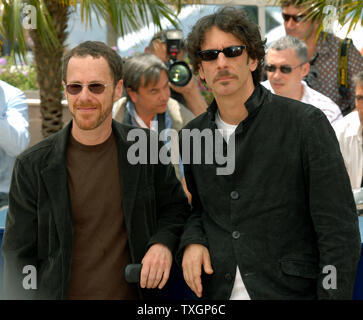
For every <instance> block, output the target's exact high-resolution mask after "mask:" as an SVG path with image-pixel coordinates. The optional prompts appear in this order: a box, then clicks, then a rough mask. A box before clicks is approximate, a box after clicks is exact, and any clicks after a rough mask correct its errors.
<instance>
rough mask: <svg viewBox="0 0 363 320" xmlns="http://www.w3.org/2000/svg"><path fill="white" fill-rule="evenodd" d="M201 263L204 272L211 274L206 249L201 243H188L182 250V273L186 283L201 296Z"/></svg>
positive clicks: (211, 270)
mask: <svg viewBox="0 0 363 320" xmlns="http://www.w3.org/2000/svg"><path fill="white" fill-rule="evenodd" d="M202 265H203V268H204V272H205V273H207V274H212V273H213V272H214V271H213V269H212V265H211V262H210V256H209V251H208V249H207V248H206V247H205V246H203V245H201V244H190V245H188V246H187V247H186V248H185V250H184V255H183V262H182V267H183V275H184V279H185V281H186V283H187V284H188V286H189V287H190V289H192V290H193V292H194V293H195V294H196V295H197V296H198V297H199V298H201V297H202V291H203V286H202V279H201V274H202Z"/></svg>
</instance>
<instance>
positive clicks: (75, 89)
mask: <svg viewBox="0 0 363 320" xmlns="http://www.w3.org/2000/svg"><path fill="white" fill-rule="evenodd" d="M108 86H112V83H111V84H104V83H99V82H93V83H89V84H82V83H69V84H66V86H65V87H66V90H67V92H68V93H69V94H71V95H76V94H79V93H80V92H81V91H82V89H83V87H87V88H88V90H89V91H91V92H92V93H95V94H101V93H103V91H105V88H106V87H108Z"/></svg>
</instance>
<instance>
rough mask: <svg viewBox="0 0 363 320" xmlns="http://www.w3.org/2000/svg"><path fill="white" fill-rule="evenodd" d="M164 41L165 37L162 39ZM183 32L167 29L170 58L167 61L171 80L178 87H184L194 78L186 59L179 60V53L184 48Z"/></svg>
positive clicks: (167, 48) (167, 50)
mask: <svg viewBox="0 0 363 320" xmlns="http://www.w3.org/2000/svg"><path fill="white" fill-rule="evenodd" d="M161 40H162V41H163V40H164V39H161ZM182 41H183V32H182V31H181V30H177V29H175V30H167V31H166V39H165V40H164V41H163V42H166V52H167V55H168V57H170V60H169V61H168V63H167V67H168V69H169V81H170V82H171V83H172V84H173V85H175V86H178V87H184V86H185V85H186V84H188V83H189V81H190V79H191V78H192V71H191V70H190V68H189V66H188V64H187V63H186V62H185V61H182V60H177V55H178V53H179V52H180V51H181V50H182Z"/></svg>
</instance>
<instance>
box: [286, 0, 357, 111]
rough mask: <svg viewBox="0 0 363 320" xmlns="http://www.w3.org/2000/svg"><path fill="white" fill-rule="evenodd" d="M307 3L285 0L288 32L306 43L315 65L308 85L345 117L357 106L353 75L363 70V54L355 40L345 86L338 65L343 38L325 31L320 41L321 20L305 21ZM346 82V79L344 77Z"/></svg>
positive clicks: (349, 53) (309, 56)
mask: <svg viewBox="0 0 363 320" xmlns="http://www.w3.org/2000/svg"><path fill="white" fill-rule="evenodd" d="M304 2H305V0H299V1H296V0H284V1H282V3H281V7H282V17H283V19H284V27H285V31H286V34H287V35H291V36H294V37H296V38H299V39H300V40H302V41H304V42H305V43H306V46H307V48H308V59H309V62H310V65H311V68H310V72H309V74H308V75H307V77H306V81H307V83H308V85H309V86H310V87H311V88H313V89H314V90H316V91H319V92H320V93H322V94H323V95H325V96H327V97H329V98H330V99H332V100H333V101H334V102H335V103H336V104H337V105H338V106H339V108H340V110H341V112H342V114H343V116H345V115H346V114H348V113H349V112H351V111H352V110H353V109H354V84H353V76H354V75H355V74H357V73H358V72H359V71H360V70H362V69H363V57H362V56H361V54H360V53H359V51H358V50H357V49H356V47H355V46H354V45H353V43H351V44H350V45H349V48H348V54H347V58H348V65H347V69H346V73H347V79H346V87H344V86H342V87H341V86H340V85H339V81H338V74H339V71H338V67H339V61H340V48H341V44H342V40H341V39H339V38H338V37H336V36H335V35H334V34H332V33H324V32H322V33H321V34H320V35H319V38H318V39H317V40H316V38H317V37H316V36H317V31H318V25H319V21H316V22H313V21H312V20H304V17H305V16H306V15H307V14H308V13H309V12H310V11H309V10H310V8H309V7H306V6H304ZM343 51H344V50H343ZM344 68H345V67H344ZM342 81H343V82H344V81H345V80H344V79H342Z"/></svg>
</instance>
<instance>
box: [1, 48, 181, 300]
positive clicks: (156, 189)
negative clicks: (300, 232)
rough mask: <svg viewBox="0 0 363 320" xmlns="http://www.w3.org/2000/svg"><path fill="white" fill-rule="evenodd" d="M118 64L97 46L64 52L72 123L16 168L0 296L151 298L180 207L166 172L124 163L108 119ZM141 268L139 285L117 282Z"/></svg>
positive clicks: (160, 282)
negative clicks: (133, 266) (135, 267)
mask: <svg viewBox="0 0 363 320" xmlns="http://www.w3.org/2000/svg"><path fill="white" fill-rule="evenodd" d="M122 65H123V63H122V59H121V57H120V56H119V55H118V54H117V53H116V52H115V51H114V50H112V49H111V48H110V47H108V46H107V45H105V44H104V43H102V42H97V41H86V42H83V43H81V44H80V45H78V46H76V47H75V48H73V49H72V50H70V51H69V52H68V53H66V54H65V56H64V58H63V69H62V71H63V85H64V87H65V95H66V97H67V100H68V106H69V110H70V112H71V113H72V116H73V119H72V121H71V122H70V123H69V124H67V126H66V127H65V128H64V129H62V130H61V131H60V132H58V133H56V134H54V135H52V136H50V137H48V138H47V139H44V140H43V141H41V142H40V143H38V144H37V145H35V146H33V147H32V148H30V149H28V150H27V151H25V152H24V153H22V154H21V155H20V156H19V157H18V158H17V160H16V162H15V166H14V171H13V176H12V183H11V187H10V193H9V212H8V216H7V220H6V227H5V234H4V239H3V247H2V253H3V256H4V261H5V265H4V294H5V298H10V299H76V300H78V299H81V300H87V299H92V300H95V299H96V300H99V299H101V300H103V299H112V300H133V299H139V298H144V299H148V298H149V299H156V298H158V297H159V294H160V290H158V289H156V288H159V289H161V288H163V287H164V285H165V283H166V282H167V280H168V277H169V272H170V267H171V264H172V251H173V250H174V247H175V245H176V243H177V240H178V237H179V235H180V233H181V231H182V228H183V224H184V221H185V218H186V216H187V214H188V203H187V199H186V197H185V195H184V192H183V190H182V187H181V186H180V183H179V181H178V180H177V179H176V177H175V173H174V169H173V167H172V166H171V165H163V164H161V163H160V162H159V163H157V164H153V165H149V164H146V165H141V164H136V165H131V164H130V162H129V161H128V158H127V152H128V149H129V148H130V146H132V142H131V141H128V138H127V137H128V133H129V132H130V131H131V130H132V129H134V127H132V126H127V125H124V124H120V123H118V122H116V121H114V120H112V107H113V103H114V102H115V101H117V100H118V99H119V98H120V97H121V94H122V89H123V80H122ZM140 130H143V129H140ZM144 131H145V133H146V135H145V137H148V138H147V141H145V142H146V143H147V142H148V141H149V139H150V135H149V134H148V133H149V131H148V130H144ZM148 163H150V161H149V162H148ZM140 263H142V268H141V271H140V276H139V280H140V281H139V283H140V286H137V285H136V284H135V283H128V282H126V280H127V279H126V276H125V269H126V266H127V265H129V264H140ZM24 270H25V271H24ZM29 270H30V274H29ZM134 278H135V279H136V278H138V274H136V275H134ZM146 288H148V289H149V290H146ZM151 289H155V290H151Z"/></svg>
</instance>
